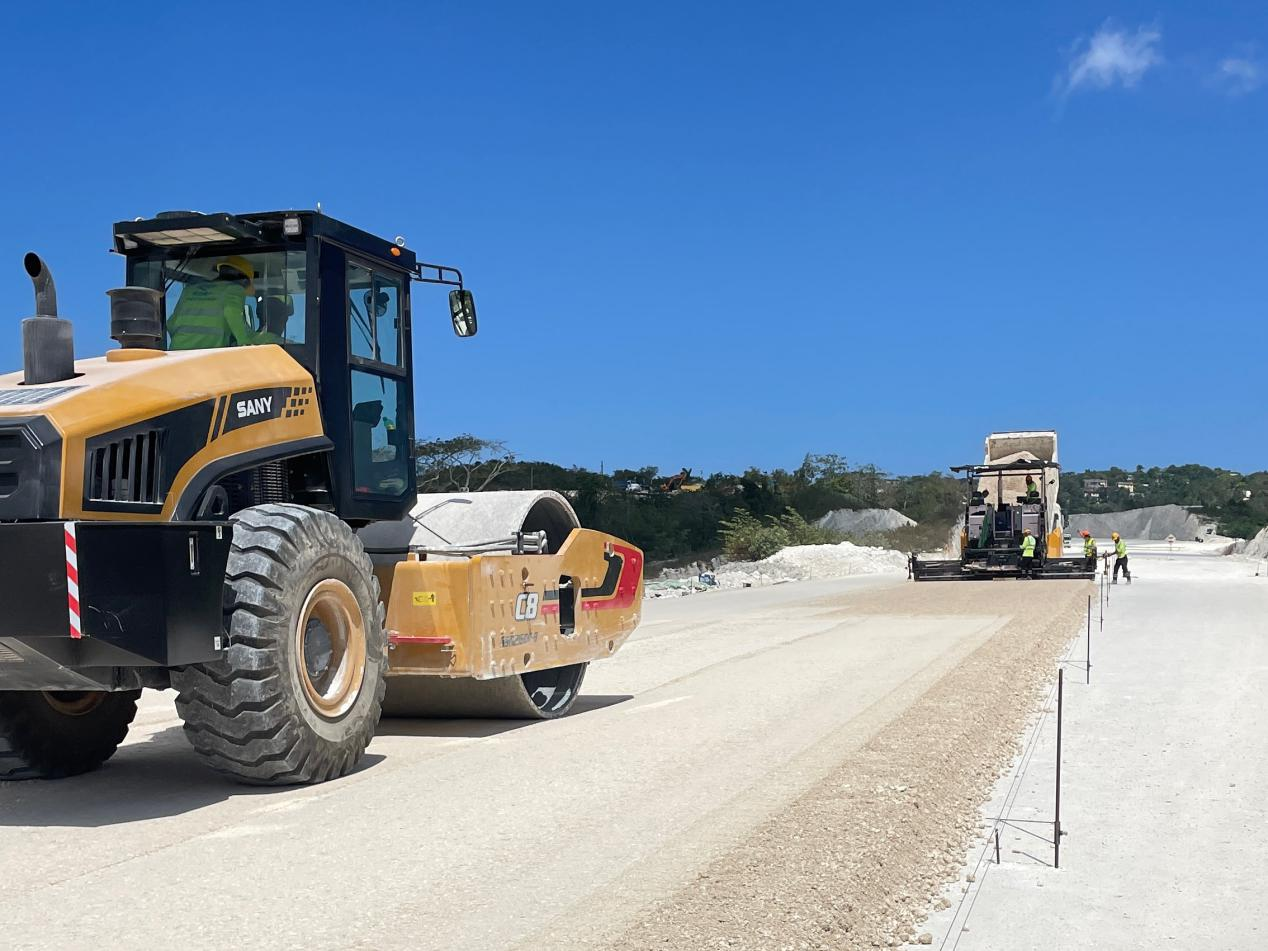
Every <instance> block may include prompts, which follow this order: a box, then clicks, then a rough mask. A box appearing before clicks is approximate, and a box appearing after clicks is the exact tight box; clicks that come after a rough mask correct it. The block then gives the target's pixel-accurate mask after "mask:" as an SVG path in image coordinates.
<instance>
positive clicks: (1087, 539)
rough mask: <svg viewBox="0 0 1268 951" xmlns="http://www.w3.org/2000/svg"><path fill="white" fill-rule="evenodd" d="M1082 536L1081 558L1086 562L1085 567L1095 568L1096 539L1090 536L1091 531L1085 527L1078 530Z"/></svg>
mask: <svg viewBox="0 0 1268 951" xmlns="http://www.w3.org/2000/svg"><path fill="white" fill-rule="evenodd" d="M1079 534H1080V535H1082V536H1083V559H1084V561H1085V562H1086V563H1087V567H1088V568H1090V569H1092V570H1093V571H1095V570H1096V539H1095V538H1093V537H1092V533H1091V532H1089V531H1088V530H1087V529H1086V528H1085V529H1083V531H1081V532H1079Z"/></svg>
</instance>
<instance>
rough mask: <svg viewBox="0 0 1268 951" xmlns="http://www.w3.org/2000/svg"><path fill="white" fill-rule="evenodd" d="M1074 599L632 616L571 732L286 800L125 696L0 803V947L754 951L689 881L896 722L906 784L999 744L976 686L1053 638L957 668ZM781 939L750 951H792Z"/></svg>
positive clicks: (399, 765) (388, 752)
mask: <svg viewBox="0 0 1268 951" xmlns="http://www.w3.org/2000/svg"><path fill="white" fill-rule="evenodd" d="M1085 591H1086V586H1085V584H1083V583H1076V582H1041V583H1034V582H992V583H976V584H974V583H968V584H922V585H916V584H913V583H911V582H908V581H906V580H905V579H904V578H902V576H900V575H878V576H869V577H863V578H856V579H845V580H834V581H816V582H806V583H801V584H786V585H776V586H772V587H768V588H754V589H744V590H739V591H725V592H709V593H706V594H700V595H695V596H693V597H689V598H682V599H673V600H661V601H649V602H647V604H646V611H645V615H644V621H643V624H642V626H641V627H640V628H639V630H638V631H637V632H636V633H635V635H634V636H633V638H632V639H631V640H630V641H629V643H628V644H627V645H626V646H625V647H624V648H623V649H622V650H621V651H620V652H619V653H618V654H617V655H616V656H615V657H613V658H612V659H610V660H606V661H603V662H600V663H597V664H595V665H593V666H592V667H591V670H590V674H589V676H588V677H587V680H586V683H585V688H584V694H583V697H582V698H581V700H580V701H579V702H578V704H577V708H576V712H575V713H574V714H573V715H571V716H569V717H566V718H565V719H563V720H559V721H553V722H545V723H530V724H523V723H516V722H508V721H501V722H495V721H480V720H470V721H461V720H444V721H441V720H433V721H428V720H384V721H383V723H382V724H381V726H380V730H379V735H378V737H377V738H376V739H375V741H374V743H373V744H372V745H371V747H370V751H369V755H368V756H367V758H366V760H365V762H364V764H363V766H362V768H361V769H359V770H358V771H357V772H356V773H354V774H353V775H351V776H349V777H346V778H344V779H342V780H338V781H336V782H332V783H327V784H325V785H320V786H312V787H303V788H291V789H281V790H275V789H266V790H259V789H251V788H248V787H242V786H237V785H234V784H233V783H231V782H229V781H226V780H224V779H222V778H221V777H219V776H217V775H215V774H214V773H211V772H209V771H207V770H206V769H205V768H204V767H203V766H202V765H201V764H200V763H199V762H198V761H197V760H196V759H195V757H194V755H193V753H192V752H191V751H190V749H189V748H188V746H187V744H186V741H185V739H184V737H183V736H182V735H181V727H180V724H179V722H178V720H177V719H176V716H175V712H174V708H173V703H172V695H171V694H170V693H164V694H155V693H149V694H147V695H145V696H144V697H143V701H142V706H141V711H140V713H139V714H138V717H137V720H136V723H135V724H134V727H133V731H132V733H131V735H130V736H129V738H128V740H127V742H126V743H125V745H124V746H123V747H122V748H121V749H120V750H119V752H118V754H117V755H116V756H115V757H114V758H113V759H112V760H111V761H110V762H109V763H107V764H106V766H105V767H104V768H103V769H102V770H100V771H99V772H96V773H94V774H91V775H87V776H82V777H77V778H73V779H69V780H62V781H58V782H28V783H9V784H0V868H3V869H4V874H3V875H0V921H3V922H4V924H3V927H2V929H0V934H3V945H4V946H5V947H6V948H8V949H19V948H46V947H59V948H81V947H82V948H88V947H91V948H94V949H101V948H107V947H139V946H145V945H152V946H155V947H168V946H173V945H177V946H180V947H185V948H203V947H218V948H223V947H234V948H255V947H259V948H277V947H305V948H310V949H312V948H331V949H335V948H340V949H342V948H376V949H380V948H437V949H446V951H461V949H482V951H485V949H495V948H513V947H517V946H522V947H525V948H527V947H537V946H540V945H541V943H542V942H546V941H549V942H551V943H552V944H553V946H555V947H585V946H591V947H598V946H604V945H609V946H611V945H619V946H622V947H633V946H639V945H640V943H641V942H643V941H644V940H646V941H647V942H648V943H649V944H654V943H655V942H656V941H661V938H660V937H657V931H656V929H657V927H658V926H657V925H656V922H657V921H658V920H662V925H663V919H664V918H665V913H666V909H669V910H670V912H672V914H671V915H670V920H671V921H674V922H680V923H681V924H682V927H683V928H684V929H685V931H684V933H695V934H698V935H699V936H700V941H701V942H704V941H706V940H715V939H718V940H720V939H730V938H735V941H734V943H737V944H738V945H739V946H745V945H749V944H750V943H751V946H753V947H761V946H762V943H761V940H758V939H757V938H752V936H751V935H749V934H748V932H749V930H750V929H749V926H748V925H747V924H746V920H747V919H746V918H745V915H747V914H750V913H752V914H763V915H767V916H768V917H769V914H768V912H769V909H765V910H763V909H764V906H763V904H762V902H763V899H762V898H761V897H760V896H752V897H751V899H750V900H749V901H748V904H747V905H746V904H745V900H744V899H743V898H742V897H741V898H735V897H733V896H732V897H728V898H727V899H726V901H727V904H728V906H729V908H730V910H731V913H732V914H733V916H734V917H733V919H732V920H731V921H729V922H724V921H721V920H720V919H719V916H718V915H716V914H713V912H712V911H711V910H710V908H709V907H708V901H707V900H703V899H701V898H700V896H699V895H698V894H696V893H695V892H693V891H692V888H693V883H698V882H699V881H700V877H701V875H702V874H703V873H705V872H706V871H707V870H709V869H713V870H714V872H713V874H717V875H721V876H725V875H726V874H728V873H727V869H728V868H730V867H731V865H729V864H728V863H732V864H733V860H734V858H735V856H736V854H737V850H738V851H739V852H744V851H745V850H751V849H752V848H754V847H755V846H754V843H755V842H757V841H758V840H756V839H754V837H755V836H760V837H762V838H761V841H763V842H766V843H767V844H768V845H769V844H770V842H771V841H774V840H778V841H779V842H782V839H781V838H780V837H781V836H783V835H784V832H783V831H781V829H782V827H781V826H780V824H779V820H780V818H781V817H785V816H787V817H796V816H798V815H799V814H800V813H799V812H798V809H799V808H800V807H799V806H798V803H800V802H802V801H803V800H804V798H805V797H806V796H808V795H810V794H811V793H813V792H814V790H815V789H816V788H818V787H820V786H821V785H822V784H823V783H824V782H825V781H828V780H830V779H831V777H832V776H833V775H834V774H836V773H839V771H840V770H841V769H842V764H843V763H848V762H849V761H850V757H851V756H854V755H858V754H859V751H860V750H863V749H864V748H865V747H866V744H868V743H869V741H871V740H872V739H873V738H875V737H877V736H878V735H888V734H883V733H882V731H884V730H886V729H889V730H890V731H891V733H893V732H894V731H899V732H901V730H903V729H905V727H904V726H903V724H905V723H908V722H909V720H910V723H911V726H910V729H909V730H908V734H907V735H906V739H905V741H904V742H905V744H906V747H907V748H908V753H909V754H910V753H911V752H912V751H914V754H915V755H916V757H917V758H918V759H923V760H925V761H930V760H931V759H934V760H936V758H937V756H936V754H937V753H938V751H939V750H940V749H943V748H944V746H945V744H944V742H943V738H942V737H940V736H939V735H938V734H939V730H940V729H941V727H940V726H938V724H941V723H944V722H950V724H951V725H950V726H949V727H948V729H950V730H951V731H952V732H954V733H955V736H956V742H962V743H967V744H972V743H975V742H976V740H975V734H974V732H973V731H974V730H984V731H990V730H993V729H996V728H997V727H998V728H1001V729H1006V730H1007V731H1009V734H1010V736H1011V735H1012V732H1014V730H1015V728H1016V727H1019V723H1018V722H1017V721H1016V716H1017V715H1018V710H1014V711H1012V712H1011V713H1010V714H1009V715H1010V716H1012V717H1013V719H1011V720H1010V719H1007V718H1004V719H1002V720H1000V721H999V723H998V724H997V723H996V722H995V721H994V720H993V719H992V713H991V711H992V710H993V709H994V706H993V704H996V703H997V702H998V701H997V700H993V699H992V698H993V697H998V696H1000V693H999V688H1000V687H1001V683H996V682H994V679H998V680H1000V681H1001V682H1002V681H1003V680H1005V679H1007V680H1008V681H1009V682H1010V683H1015V682H1017V672H1018V668H1017V667H1016V664H1018V663H1022V662H1024V663H1027V664H1033V665H1034V667H1035V669H1036V670H1038V669H1039V668H1041V667H1042V668H1043V670H1045V671H1046V670H1048V669H1049V668H1050V660H1051V658H1050V657H1049V656H1048V653H1053V652H1055V650H1056V647H1057V646H1058V641H1061V642H1063V641H1064V639H1065V637H1066V634H1065V633H1062V634H1061V635H1060V636H1059V637H1057V638H1055V639H1050V640H1051V645H1050V649H1049V648H1045V650H1047V653H1045V650H1037V649H1036V650H1030V648H1027V651H1028V652H1025V653H1024V656H1023V655H1022V654H1021V653H1019V654H1018V657H1017V658H1014V659H1013V660H1008V661H1007V662H1004V661H1001V662H999V663H996V662H995V660H993V659H992V658H993V655H991V654H989V653H984V652H990V651H1003V650H1006V648H1007V647H1008V645H1009V644H1010V643H1020V642H1019V641H1017V638H1016V636H1015V635H1014V630H1013V629H1014V628H1016V627H1018V625H1017V623H1016V622H1017V621H1018V620H1019V619H1021V618H1023V617H1029V614H1030V612H1034V613H1035V615H1036V617H1038V618H1039V619H1040V620H1042V622H1043V623H1047V622H1048V621H1049V620H1052V619H1056V620H1055V621H1053V623H1056V624H1058V626H1061V625H1064V627H1063V628H1062V630H1063V631H1065V630H1069V633H1073V627H1074V626H1075V625H1074V624H1073V623H1072V622H1071V620H1070V619H1071V618H1073V617H1074V616H1073V615H1069V617H1067V614H1068V612H1065V609H1066V608H1067V607H1068V606H1069V605H1072V604H1075V603H1076V602H1080V603H1081V601H1082V598H1083V597H1084V595H1085ZM1063 612H1065V613H1063ZM1022 626H1023V627H1025V629H1026V630H1027V631H1031V630H1033V629H1034V628H1036V627H1042V626H1043V624H1042V623H1039V621H1036V620H1034V619H1033V618H1032V619H1031V620H1028V621H1027V623H1026V624H1025V625H1022ZM1027 636H1029V635H1027ZM1027 643H1029V642H1027ZM1032 654H1033V655H1034V656H1033V657H1032V656H1031V655H1032ZM1001 657H1002V655H1001ZM973 658H976V661H972V662H973V663H976V664H977V666H976V667H974V668H973V669H972V676H971V677H969V676H967V675H966V676H963V677H962V680H961V681H953V680H952V679H951V678H953V677H954V676H955V675H956V672H957V671H960V672H961V674H964V673H965V672H966V671H968V670H969V668H968V667H965V666H964V665H965V664H966V662H970V661H971V659H973ZM1010 663H1011V664H1014V666H1013V667H1009V666H1008V664H1010ZM953 682H954V683H955V684H958V686H956V688H955V698H954V699H955V702H956V703H957V704H958V705H959V706H957V707H956V709H957V710H958V709H960V708H961V706H962V707H963V709H965V710H966V711H970V712H969V713H965V714H964V720H963V722H962V723H960V722H959V717H960V715H959V714H956V713H952V714H950V715H948V714H946V713H945V712H937V711H934V710H933V709H932V708H930V711H929V712H930V716H932V717H933V718H932V719H929V717H926V719H925V720H924V721H919V720H916V719H910V716H909V715H913V711H917V712H918V710H919V709H921V704H922V703H927V702H931V700H930V698H934V697H936V696H937V695H938V690H937V689H936V688H938V686H939V685H942V686H943V690H942V692H943V693H948V694H949V693H950V692H951V691H950V688H949V687H948V685H949V684H952V683H953ZM966 691H967V692H969V693H970V694H971V693H972V692H973V691H980V695H977V694H973V695H972V696H969V697H964V696H962V695H963V694H964V693H965V692H966ZM1028 697H1029V695H1027V697H1026V698H1023V700H1022V701H1021V703H1022V706H1023V707H1024V706H1026V705H1027V704H1029V702H1030V700H1029V699H1028ZM961 700H970V701H971V702H967V703H961ZM1019 710H1020V708H1019ZM1024 712H1025V711H1024V710H1020V713H1021V714H1022V715H1024ZM948 717H949V720H948ZM930 724H934V725H933V726H930ZM957 724H958V725H957ZM980 745H981V744H980V743H979V744H978V746H980ZM966 748H967V747H966ZM1005 759H1006V757H1005ZM939 770H940V772H941V773H942V774H944V775H950V773H949V772H948V770H947V768H945V767H939ZM981 772H982V771H981V769H979V770H978V773H981ZM918 779H919V777H917V778H916V779H914V780H912V782H913V783H916V782H917V781H918ZM990 779H991V777H990V776H987V777H986V778H985V780H983V779H982V777H981V776H977V778H976V779H975V780H974V782H985V786H983V788H982V789H981V790H975V791H974V793H973V794H977V793H984V792H985V791H986V790H988V789H989V780H990ZM902 788H904V789H906V788H907V787H906V786H903V787H902ZM963 798H964V797H961V799H963ZM972 801H973V800H972V799H971V796H970V798H969V799H968V800H966V803H967V804H965V805H957V806H956V808H958V809H961V811H964V812H965V813H966V814H968V813H969V812H971V811H972V806H971V803H972ZM933 815H942V814H941V813H934V814H933ZM796 821H797V822H802V821H806V820H805V819H804V818H802V819H797V820H796ZM938 821H942V820H938ZM789 822H790V825H789V828H788V829H787V835H790V836H800V835H802V832H803V831H804V830H800V829H799V828H797V827H795V824H793V820H792V819H791V818H790V819H789ZM772 823H774V825H772ZM815 834H816V835H820V836H822V835H824V834H825V833H824V830H815ZM826 834H828V835H831V830H828V832H827V833H826ZM772 836H774V840H772ZM780 847H781V848H782V847H783V846H782V845H781V846H780ZM912 847H913V848H924V847H925V846H924V844H923V843H922V842H920V841H917V840H916V839H914V838H913V840H912ZM825 874H828V875H830V874H833V873H828V872H825ZM769 888H770V889H771V890H772V891H773V892H775V893H777V892H778V891H779V888H780V886H779V884H778V883H775V884H772V885H770V886H769ZM923 894H924V893H923V892H922V893H921V894H920V895H917V896H916V897H922V896H923ZM863 900H864V899H863V898H860V901H863ZM675 909H676V910H675ZM746 909H747V910H746ZM837 911H838V912H839V915H846V916H847V917H848V916H849V915H864V914H865V913H866V912H867V909H864V908H859V909H852V910H851V911H849V912H848V913H847V912H844V911H841V910H840V909H838V910H837ZM834 914H837V912H834ZM839 915H838V919H837V925H838V926H839V925H840V924H841V922H840V920H839ZM657 916H659V917H657ZM723 917H725V916H723ZM803 917H804V916H802V915H801V914H800V913H798V914H797V915H795V916H791V915H790V917H789V919H788V921H786V922H783V923H782V924H781V923H780V922H776V923H775V924H774V925H773V927H776V928H782V927H787V928H789V929H791V931H793V932H795V931H797V929H798V928H800V927H802V924H800V923H799V922H801V920H802V918H803ZM847 924H848V923H847ZM677 926H678V925H677V924H674V925H671V926H669V927H671V928H672V927H677ZM812 927H815V928H819V927H822V928H824V929H825V930H827V929H831V927H833V925H832V924H831V923H828V922H826V921H825V922H823V923H815V924H813V925H812ZM731 931H734V935H732V934H731V933H730V932H731ZM715 932H716V933H715ZM750 939H751V940H750ZM662 946H663V942H662Z"/></svg>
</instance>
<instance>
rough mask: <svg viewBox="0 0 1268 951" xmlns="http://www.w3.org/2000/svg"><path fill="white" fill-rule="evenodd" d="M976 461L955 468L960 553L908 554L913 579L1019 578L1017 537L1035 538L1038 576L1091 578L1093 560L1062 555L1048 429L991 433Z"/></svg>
mask: <svg viewBox="0 0 1268 951" xmlns="http://www.w3.org/2000/svg"><path fill="white" fill-rule="evenodd" d="M985 450H986V451H985V458H984V460H983V462H981V463H972V464H968V465H963V466H952V467H951V471H952V472H955V473H957V474H959V475H961V476H962V477H963V478H964V481H965V492H964V495H965V502H964V516H963V525H962V528H961V532H960V555H959V557H958V558H950V559H938V558H935V559H929V558H921V557H920V556H919V555H917V554H915V553H912V555H911V556H910V559H909V571H910V574H911V577H912V578H913V579H914V580H916V581H960V580H973V581H987V580H991V579H993V578H1016V577H1020V576H1021V575H1022V564H1021V561H1022V559H1021V546H1022V537H1023V534H1024V533H1025V532H1026V531H1029V532H1030V534H1031V535H1033V536H1034V538H1035V542H1036V544H1035V557H1034V562H1035V563H1034V565H1033V574H1034V577H1036V578H1091V577H1094V576H1095V571H1096V567H1095V564H1089V562H1088V561H1087V560H1086V559H1084V558H1082V557H1078V558H1067V557H1064V556H1063V553H1062V552H1063V543H1064V538H1063V536H1064V523H1063V520H1062V514H1061V506H1060V503H1059V502H1058V498H1057V496H1058V491H1059V488H1060V473H1061V467H1060V463H1059V462H1058V461H1057V434H1056V433H1055V432H1054V431H1052V430H1033V431H1026V432H1005V433H991V434H990V435H989V436H987V437H986V447H985Z"/></svg>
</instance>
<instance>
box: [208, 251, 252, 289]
mask: <svg viewBox="0 0 1268 951" xmlns="http://www.w3.org/2000/svg"><path fill="white" fill-rule="evenodd" d="M226 268H229V269H231V270H234V271H237V272H238V273H239V274H241V275H242V276H243V277H245V278H246V279H247V286H248V287H250V288H251V289H252V290H254V289H255V284H254V280H253V279H254V278H255V268H254V267H252V266H251V262H250V261H248V260H247V259H246V258H244V257H243V256H242V255H241V254H231V255H230V256H229V257H227V258H224V259H222V260H221V261H218V262H217V263H216V273H217V274H219V273H220V272H221V271H223V270H224V269H226Z"/></svg>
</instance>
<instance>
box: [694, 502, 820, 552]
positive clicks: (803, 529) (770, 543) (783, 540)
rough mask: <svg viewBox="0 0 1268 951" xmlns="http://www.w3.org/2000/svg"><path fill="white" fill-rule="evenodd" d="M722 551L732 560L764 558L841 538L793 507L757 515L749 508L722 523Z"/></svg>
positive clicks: (739, 510)
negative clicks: (759, 516) (763, 515)
mask: <svg viewBox="0 0 1268 951" xmlns="http://www.w3.org/2000/svg"><path fill="white" fill-rule="evenodd" d="M719 534H720V535H721V536H722V551H723V552H724V553H725V554H726V556H727V557H728V558H730V559H731V560H732V561H761V560H762V559H763V558H769V557H770V556H771V555H773V554H775V553H776V552H778V551H780V550H782V549H784V548H788V547H789V546H790V545H831V544H834V543H835V542H838V541H840V540H841V539H840V538H839V537H838V536H837V535H836V534H835V533H834V532H830V531H828V530H827V529H824V528H820V527H819V526H817V525H812V524H810V523H809V522H807V521H806V520H805V519H804V518H802V517H801V515H800V514H799V513H798V512H797V511H795V510H794V509H792V508H789V509H787V510H785V511H784V514H782V515H768V516H766V517H765V518H761V519H759V518H756V517H755V516H754V515H753V514H752V513H750V512H748V511H746V510H745V509H737V510H736V512H735V514H734V515H733V516H731V518H729V519H725V520H724V521H723V522H722V523H721V528H720V531H719Z"/></svg>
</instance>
